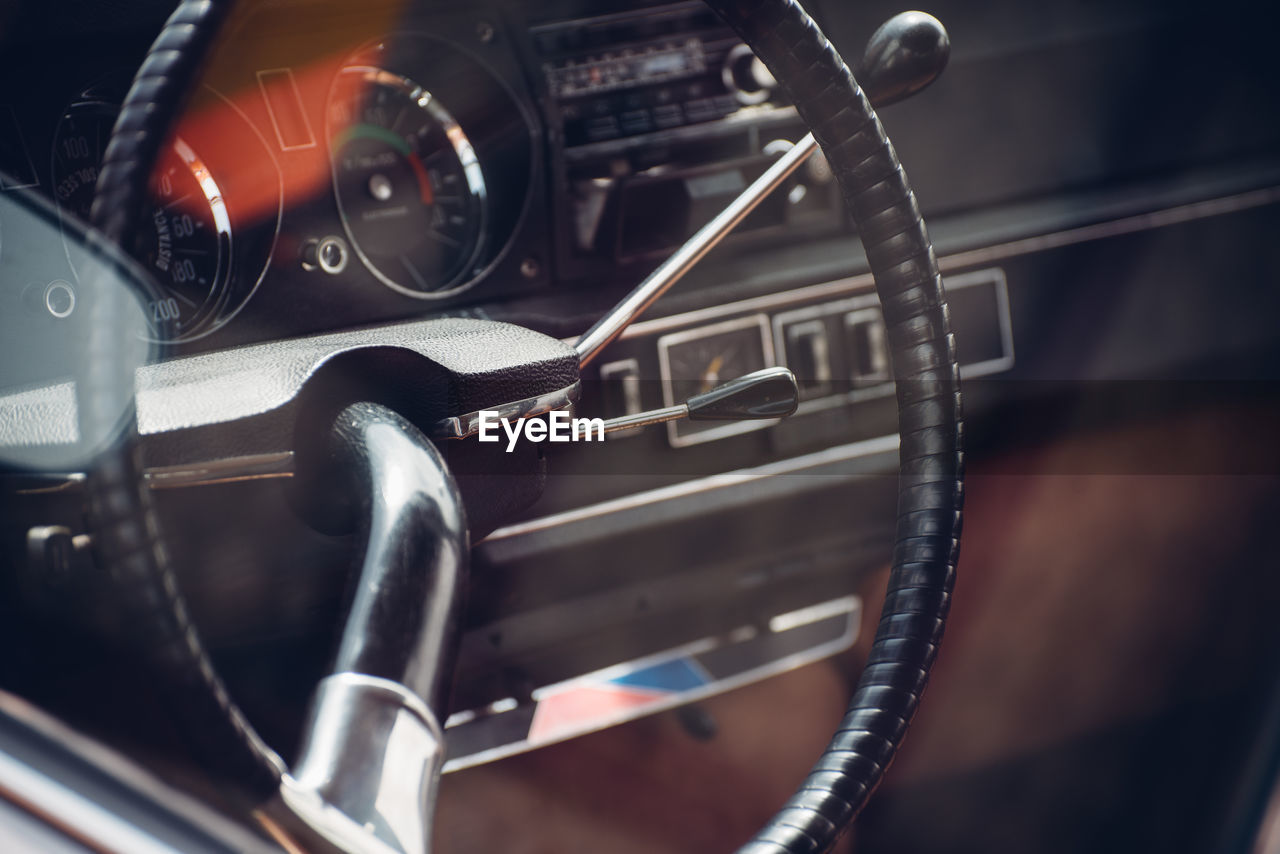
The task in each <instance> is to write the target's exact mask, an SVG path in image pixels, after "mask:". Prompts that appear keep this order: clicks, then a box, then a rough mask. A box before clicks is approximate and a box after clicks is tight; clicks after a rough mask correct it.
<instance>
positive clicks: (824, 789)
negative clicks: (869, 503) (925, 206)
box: [77, 0, 964, 852]
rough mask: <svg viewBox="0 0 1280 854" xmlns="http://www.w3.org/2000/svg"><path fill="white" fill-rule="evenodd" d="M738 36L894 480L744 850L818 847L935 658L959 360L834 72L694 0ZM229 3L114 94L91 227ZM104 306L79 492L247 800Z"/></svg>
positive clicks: (176, 20)
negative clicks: (816, 202)
mask: <svg viewBox="0 0 1280 854" xmlns="http://www.w3.org/2000/svg"><path fill="white" fill-rule="evenodd" d="M708 5H710V6H711V7H712V8H714V9H715V10H716V11H717V12H718V13H719V14H720V15H721V16H722V17H723V18H724V19H725V20H726V22H727V23H729V24H730V25H731V26H732V27H733V28H734V29H735V30H736V31H737V32H738V33H739V34H740V35H741V36H742V38H743V40H744V41H745V42H746V43H747V44H748V45H750V46H751V48H752V49H753V51H755V53H756V55H757V56H759V57H760V59H761V60H762V61H763V62H764V63H765V65H766V66H768V67H769V69H770V71H771V72H772V73H773V75H774V76H775V78H776V79H777V80H778V81H779V83H780V85H781V86H782V87H783V89H784V90H786V92H787V93H788V94H789V95H790V96H791V98H792V100H793V102H794V103H795V104H796V108H797V110H798V112H799V113H800V116H801V117H802V118H803V119H804V120H805V122H806V123H807V124H808V125H809V126H810V127H811V128H812V129H813V133H814V136H815V138H816V139H817V141H818V143H819V144H820V145H821V147H822V149H823V152H824V154H825V155H826V157H827V160H828V162H829V163H830V164H831V167H832V171H833V173H834V175H835V177H836V180H837V182H838V183H839V185H840V187H841V190H842V192H843V194H844V196H845V200H846V203H847V204H848V206H849V209H850V210H851V211H852V213H853V215H854V219H855V221H856V223H857V225H858V229H859V232H860V235H861V238H862V243H863V246H864V248H865V250H866V253H867V258H868V261H869V263H870V266H871V272H872V274H873V277H874V279H875V282H876V289H877V292H878V293H879V296H880V301H881V306H882V312H883V315H884V319H885V325H886V338H887V342H888V346H889V351H890V358H891V363H892V365H893V370H894V377H895V380H896V386H897V387H896V394H897V401H898V413H899V434H900V436H901V445H900V452H899V453H900V475H899V495H898V515H897V526H896V532H895V544H894V549H893V560H892V569H891V574H890V580H889V588H888V592H887V594H886V598H885V603H884V608H883V611H882V615H881V619H880V623H879V626H878V629H877V632H876V637H875V641H874V644H873V646H872V649H871V652H870V655H869V658H868V661H867V665H866V668H865V669H864V671H863V673H862V675H861V677H860V679H859V681H858V685H857V688H856V690H855V692H854V695H853V698H852V700H851V701H850V704H849V708H848V711H847V713H846V715H845V717H844V719H843V720H842V721H841V724H840V726H839V727H838V729H837V730H836V732H835V734H834V736H833V737H832V740H831V742H830V744H829V745H828V747H827V749H826V750H825V751H824V753H823V754H822V756H821V757H820V758H819V760H818V761H817V763H816V764H815V765H814V767H813V770H812V771H811V772H810V774H809V776H808V777H807V778H806V779H805V781H804V782H803V783H802V784H801V786H800V788H799V789H798V791H797V792H796V794H795V795H793V796H792V797H791V799H790V800H789V801H788V802H787V803H786V805H784V807H783V808H782V809H781V810H780V811H779V813H778V814H777V815H776V816H775V817H774V818H773V819H772V820H771V821H770V822H769V824H767V825H766V826H765V827H764V828H763V829H762V830H761V831H760V832H759V833H758V834H757V835H756V836H755V838H754V839H753V840H752V841H751V842H749V843H748V844H747V846H745V847H744V849H743V850H744V851H751V852H766V851H771V852H782V851H786V852H800V851H823V850H826V849H827V848H829V847H830V846H831V844H833V843H834V842H835V840H836V839H837V838H838V836H839V835H840V833H841V832H842V831H843V830H844V829H845V828H846V827H847V826H848V825H849V823H850V822H851V821H852V820H853V818H854V817H855V816H856V815H857V814H858V812H859V811H860V810H861V808H862V806H863V805H864V804H865V803H866V800H867V798H868V797H869V795H870V794H871V792H872V791H873V790H874V789H875V787H876V786H877V785H878V784H879V782H880V780H881V779H882V778H883V775H884V772H885V770H886V768H887V767H888V765H889V762H890V761H891V760H892V758H893V755H894V753H895V752H896V750H897V748H898V746H899V744H900V743H901V741H902V738H903V736H904V735H905V733H906V729H907V727H908V725H909V723H910V721H911V719H912V717H913V716H914V714H915V711H916V708H917V706H918V703H919V700H920V695H921V693H922V692H923V690H924V686H925V683H926V682H927V680H928V675H929V671H930V668H931V667H932V664H933V661H934V659H935V657H936V655H937V650H938V645H939V643H940V641H941V637H942V632H943V628H944V625H945V621H946V615H947V611H948V608H949V604H950V597H951V590H952V586H953V584H954V579H955V566H956V561H957V559H958V556H959V542H960V539H959V538H960V529H961V510H962V505H963V497H964V490H963V455H962V449H961V444H962V426H961V401H960V389H959V368H958V364H957V361H956V355H955V343H954V340H953V338H952V336H951V332H950V322H949V318H948V312H947V306H946V300H945V296H944V293H943V289H942V280H941V277H940V275H939V273H938V267H937V262H936V259H935V257H934V253H933V249H932V246H931V245H930V242H929V238H928V235H927V232H926V230H925V226H924V222H923V220H922V218H921V216H920V212H919V209H918V207H917V205H916V201H915V197H914V194H913V193H912V191H911V188H910V185H909V183H908V182H907V179H906V175H905V173H904V172H903V170H902V167H901V165H900V164H899V162H898V159H897V155H896V153H895V152H894V150H893V147H892V145H891V144H890V143H889V140H888V138H887V136H886V135H885V132H884V129H883V127H882V126H881V125H880V122H879V120H878V119H877V118H876V115H875V111H874V110H873V109H872V107H871V105H870V104H869V102H868V101H867V98H866V97H865V95H864V94H863V93H862V91H861V89H860V88H859V86H858V84H857V82H856V81H855V80H854V78H853V75H852V74H851V73H850V71H849V68H848V66H847V65H846V64H845V63H844V61H843V60H842V59H841V57H840V56H839V54H838V52H837V51H836V50H835V49H834V48H833V47H832V45H831V44H830V43H829V42H828V41H827V40H826V38H825V37H824V36H823V34H822V33H821V31H820V29H819V28H818V27H817V25H816V24H815V23H814V22H813V20H812V19H811V18H810V17H809V16H808V14H807V13H806V12H805V11H804V9H803V8H802V7H801V6H800V5H799V4H798V3H797V2H795V0H708ZM230 6H231V2H230V0H184V2H182V3H181V4H180V5H179V7H178V8H177V10H175V12H174V13H173V15H172V16H171V17H170V19H169V21H168V22H167V23H166V25H165V28H164V30H163V31H162V32H161V34H160V36H159V37H158V38H157V40H156V42H155V44H154V45H153V46H152V48H151V50H150V52H149V53H148V56H147V58H146V60H145V61H144V62H143V64H142V66H141V68H140V69H139V71H138V74H137V76H136V78H135V80H134V83H133V86H132V87H131V88H130V91H129V93H128V95H127V96H126V98H125V101H124V104H123V105H122V110H121V114H120V118H119V120H118V121H117V123H116V126H115V128H114V130H113V132H112V138H111V141H110V143H109V144H108V146H107V150H106V155H105V158H104V163H103V166H102V168H101V171H100V173H99V179H98V186H97V196H96V200H95V203H94V207H93V214H92V221H93V225H94V226H95V227H96V228H97V229H99V231H100V232H101V233H102V235H103V236H104V237H105V238H106V239H107V240H109V241H111V242H114V243H116V244H118V245H124V246H127V245H129V239H130V237H131V229H132V227H133V223H135V222H137V221H138V215H139V213H140V212H141V210H142V205H143V203H144V199H145V194H146V187H147V180H148V177H149V174H150V170H151V167H152V164H153V163H154V161H155V158H156V157H157V155H158V152H159V151H160V147H161V145H162V144H163V142H164V140H165V139H166V137H167V135H168V134H169V133H170V131H171V129H172V123H173V122H174V121H175V120H176V117H177V115H178V112H179V108H180V106H181V104H182V102H183V98H184V97H185V95H186V94H187V93H188V92H189V91H190V89H191V88H192V85H193V83H194V81H195V77H196V75H197V73H198V71H199V69H200V67H201V65H202V63H203V60H204V59H205V57H206V55H207V53H208V51H209V49H210V48H211V46H212V44H213V42H214V40H215V38H216V36H217V34H218V32H219V29H220V26H221V23H222V20H223V18H224V17H225V14H226V11H227V9H228V8H229V7H230ZM120 310H121V306H120V304H119V303H118V302H116V301H114V300H112V299H110V298H106V297H102V296H99V297H97V298H91V299H90V300H89V304H88V314H89V323H88V327H89V335H88V337H87V340H86V348H87V352H86V358H85V360H84V365H85V366H86V368H85V370H86V373H85V375H84V376H83V377H82V379H81V381H80V382H79V383H77V404H78V412H79V419H80V425H81V435H83V436H97V435H102V434H103V432H104V425H112V424H116V423H118V422H119V419H120V413H121V412H122V411H123V412H124V413H126V416H125V419H124V424H125V427H124V429H123V433H122V435H121V436H120V437H119V439H118V440H117V441H115V442H114V443H112V444H111V446H110V447H108V448H107V449H106V450H104V451H103V452H102V453H100V454H99V455H98V457H97V458H96V459H95V461H94V463H93V465H92V466H91V467H90V471H89V478H88V481H87V489H86V494H87V497H88V508H87V509H88V517H89V521H90V525H91V527H92V530H93V533H94V547H95V552H96V555H97V557H98V560H99V562H100V564H101V565H102V566H103V567H104V569H105V570H106V571H107V572H108V573H109V574H110V575H111V576H112V578H113V579H114V580H115V581H116V583H117V586H118V587H119V589H120V590H121V591H122V597H121V598H122V602H123V605H124V607H125V608H126V609H127V610H128V612H129V614H128V616H129V617H130V619H129V620H128V622H129V623H131V624H133V625H135V626H136V627H138V629H139V630H140V631H142V632H143V633H145V635H146V638H145V642H146V644H147V646H148V647H149V648H150V649H151V650H152V651H153V652H154V653H155V654H156V656H157V657H158V658H159V660H160V661H162V662H164V663H165V664H166V665H167V667H166V668H165V670H166V672H167V674H168V676H169V682H170V683H171V686H170V687H171V688H172V689H173V690H176V691H178V692H180V695H181V696H180V708H181V709H182V711H183V714H184V717H185V718H186V720H184V723H185V724H186V725H187V726H189V727H198V728H199V729H200V730H201V731H202V740H203V742H204V744H205V745H206V747H207V750H206V751H204V753H205V755H204V756H203V757H202V758H204V759H206V760H207V762H208V764H210V765H211V766H212V767H213V768H214V770H215V771H217V772H219V773H221V774H223V775H225V776H226V777H227V778H228V779H233V780H235V781H236V782H237V784H238V785H239V786H241V787H242V788H243V790H244V791H245V793H246V794H248V795H249V796H250V797H261V798H264V799H265V798H267V797H269V796H270V795H271V794H272V793H273V792H274V791H275V789H276V788H277V787H278V785H279V782H280V777H281V774H282V773H283V764H282V763H281V761H280V759H279V757H277V756H276V755H275V754H274V753H273V752H272V751H271V750H270V748H268V747H267V746H266V745H265V744H263V743H262V741H261V740H260V739H259V738H258V737H257V735H256V733H254V731H253V729H252V727H251V726H250V725H249V724H248V722H247V720H246V719H245V718H244V716H243V714H242V713H241V712H240V711H239V709H238V707H237V706H236V705H235V703H234V702H233V701H232V700H231V698H230V697H229V695H228V694H227V691H226V689H225V687H224V686H223V684H222V682H221V680H220V679H219V677H218V675H217V673H216V672H215V671H214V669H213V667H212V665H211V663H210V661H209V658H208V656H207V655H206V654H205V652H204V649H203V647H202V646H201V644H200V641H199V636H198V634H197V633H196V631H195V628H194V626H193V625H192V623H191V620H190V619H189V617H188V615H187V609H186V606H185V603H184V601H183V598H182V595H181V593H180V592H179V590H178V588H177V585H176V583H175V582H174V577H173V573H172V570H171V568H170V566H169V561H168V557H167V554H166V551H165V548H164V544H163V541H162V539H161V536H160V532H159V529H158V526H157V524H156V519H155V513H154V509H153V507H152V505H151V497H150V493H149V491H148V489H147V487H146V486H145V484H144V483H143V480H142V478H141V465H140V460H139V442H138V436H137V432H136V426H135V420H134V418H133V403H132V401H133V374H132V370H131V369H126V368H125V367H123V366H124V365H127V364H128V360H126V359H120V358H116V357H115V355H114V354H115V353H116V352H117V350H118V348H119V347H120V342H118V341H116V340H115V337H114V336H113V330H115V329H118V328H119V324H118V322H117V321H118V317H117V316H116V313H117V312H119V311H120Z"/></svg>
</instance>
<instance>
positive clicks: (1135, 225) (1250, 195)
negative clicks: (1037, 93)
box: [564, 186, 1280, 344]
mask: <svg viewBox="0 0 1280 854" xmlns="http://www.w3.org/2000/svg"><path fill="white" fill-rule="evenodd" d="M1276 202H1280V186H1273V187H1267V188H1264V189H1259V190H1250V191H1248V192H1244V193H1236V194H1234V195H1230V196H1219V197H1217V198H1213V199H1207V200H1205V201H1201V202H1191V203H1189V204H1184V205H1175V206H1173V207H1169V208H1162V209H1159V210H1155V211H1151V212H1149V213H1143V214H1135V215H1133V216H1127V217H1121V218H1119V219H1111V220H1107V221H1105V222H1099V223H1094V224H1092V225H1083V226H1079V227H1077V228H1068V229H1065V230H1062V231H1050V232H1045V233H1044V234H1038V235H1035V236H1033V237H1024V238H1019V239H1017V240H1010V241H1006V242H1003V243H997V244H994V245H992V246H985V247H982V248H980V249H969V250H965V251H963V252H953V253H951V254H948V255H941V256H939V257H938V268H939V269H940V270H941V271H942V273H943V279H944V283H945V279H946V273H947V272H949V271H958V270H963V269H964V268H966V267H973V266H976V265H979V264H993V263H995V262H996V261H999V260H1002V259H1005V258H1013V257H1016V256H1019V255H1028V254H1031V253H1032V252H1042V251H1044V250H1046V249H1058V248H1061V247H1063V246H1071V245H1073V244H1076V243H1083V242H1085V241H1088V240H1099V239H1102V238H1106V237H1118V236H1120V235H1124V234H1133V233H1134V232H1138V231H1146V230H1149V229H1153V228H1163V227H1164V226H1169V225H1178V224H1180V223H1185V222H1193V221H1195V220H1198V219H1207V218H1209V217H1214V216H1222V215H1223V214H1230V213H1237V212H1239V211H1244V210H1249V209H1251V208H1258V207H1263V206H1264V205H1269V204H1274V203H1276ZM874 286H875V280H874V279H872V278H871V274H870V273H858V274H856V275H853V276H846V277H844V278H840V279H832V280H830V281H826V282H820V283H818V284H815V285H807V286H805V287H801V288H794V289H791V290H786V291H779V292H777V293H772V294H765V295H764V296H759V297H752V298H750V299H745V300H738V301H737V302H730V303H723V304H721V305H716V306H709V307H707V308H700V309H695V310H693V311H687V312H683V313H681V314H673V315H670V316H667V317H655V318H653V319H651V320H641V321H637V322H636V323H633V324H631V326H629V327H627V328H626V329H625V330H624V331H623V332H622V334H621V335H619V336H618V338H619V339H623V340H625V339H630V338H639V337H641V336H645V335H655V334H659V333H663V332H669V331H671V330H674V329H681V328H683V327H685V326H690V325H694V324H700V323H707V322H710V321H713V320H720V319H723V318H725V317H729V316H732V315H735V314H743V313H747V312H758V311H771V310H774V309H781V308H786V307H788V306H791V305H793V304H795V303H801V302H809V301H811V300H822V299H832V298H838V297H841V296H844V295H846V294H848V293H850V292H855V291H859V290H864V289H870V288H873V287H874ZM576 340H577V339H576V338H566V339H564V341H565V343H566V344H573V343H574V341H576Z"/></svg>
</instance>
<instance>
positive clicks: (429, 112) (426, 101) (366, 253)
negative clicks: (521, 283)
mask: <svg viewBox="0 0 1280 854" xmlns="http://www.w3.org/2000/svg"><path fill="white" fill-rule="evenodd" d="M328 119H329V145H330V155H331V158H332V163H333V185H334V192H335V194H336V196H337V200H338V207H339V210H340V212H341V215H342V222H343V225H344V227H345V228H346V231H347V236H348V237H350V238H351V243H352V246H353V247H354V248H355V251H356V254H357V255H358V256H359V257H360V259H361V260H362V261H363V262H364V264H365V266H366V267H368V268H369V271H370V272H372V273H373V274H374V275H375V276H376V277H377V278H378V279H379V280H381V281H382V282H383V283H384V284H386V285H388V286H389V287H391V288H394V289H395V290H397V291H400V292H401V293H404V294H407V295H409V296H415V297H427V296H434V295H439V294H442V293H446V292H450V291H453V290H456V289H458V288H460V287H462V286H463V285H465V284H466V283H467V282H468V281H469V280H470V279H471V278H473V277H474V275H475V274H476V273H477V272H478V268H479V266H480V259H481V253H482V249H483V247H484V240H485V221H486V218H487V213H488V210H487V206H486V197H487V194H486V190H485V181H484V174H483V171H482V170H481V168H480V161H479V159H478V158H477V157H476V152H475V150H474V148H473V147H472V145H471V142H470V140H469V139H467V135H466V133H465V132H464V131H463V129H462V127H461V126H460V125H459V124H458V122H457V121H456V120H455V119H454V117H453V116H452V115H451V114H450V112H449V111H448V109H446V108H445V106H444V105H443V104H442V103H441V102H440V100H439V99H438V98H436V97H435V96H433V95H432V94H431V93H430V92H428V91H427V90H425V89H424V88H423V87H421V86H419V85H418V84H417V83H414V82H413V81H412V80H409V79H408V78H406V77H402V76H400V75H398V74H393V73H391V72H389V71H383V70H381V69H378V68H371V67H353V68H347V69H344V70H343V71H342V73H341V74H339V75H338V80H337V82H336V84H335V89H334V97H333V98H332V100H331V101H330V105H329V111H328Z"/></svg>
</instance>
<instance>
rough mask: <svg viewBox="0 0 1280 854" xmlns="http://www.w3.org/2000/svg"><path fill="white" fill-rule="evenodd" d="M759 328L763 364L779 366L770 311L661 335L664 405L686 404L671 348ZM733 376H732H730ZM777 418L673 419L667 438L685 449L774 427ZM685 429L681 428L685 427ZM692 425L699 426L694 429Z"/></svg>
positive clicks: (674, 446)
mask: <svg viewBox="0 0 1280 854" xmlns="http://www.w3.org/2000/svg"><path fill="white" fill-rule="evenodd" d="M752 330H754V331H756V332H758V333H759V335H760V341H759V344H760V346H759V349H758V351H756V352H758V354H759V356H760V358H761V361H762V367H766V368H771V367H774V366H776V365H777V360H776V358H775V354H774V348H773V335H772V334H771V333H770V330H769V316H768V315H766V314H749V315H746V316H745V317H738V318H734V319H732V320H725V321H721V322H720V323H713V324H711V325H709V326H696V327H694V328H692V329H682V330H680V331H678V332H670V333H668V334H666V335H663V336H662V337H660V338H659V339H658V341H657V349H658V371H659V377H660V378H661V380H662V400H663V405H664V406H675V405H676V404H679V403H683V401H682V400H677V399H676V389H675V384H676V382H677V381H684V378H683V377H675V376H673V374H672V370H671V362H672V355H671V351H672V349H673V348H677V347H683V346H686V345H688V344H690V343H691V342H695V341H702V340H704V339H707V338H716V337H719V336H722V335H728V334H732V333H735V332H743V331H752ZM753 343H754V342H753ZM726 379H731V378H726ZM774 423H776V422H775V421H771V420H770V421H750V420H742V421H729V422H725V423H723V424H714V423H706V422H687V421H669V422H667V441H668V443H669V444H670V445H671V447H673V448H684V447H687V446H689V445H698V444H701V443H703V442H711V441H714V440H716V439H724V438H727V437H729V436H737V435H739V434H741V433H750V432H753V431H755V430H763V429H764V428H766V427H772V426H773V425H774ZM682 425H683V426H684V428H685V429H683V430H682V429H680V428H681V426H682ZM690 425H696V426H695V428H694V429H692V430H690V429H688V427H689V426H690Z"/></svg>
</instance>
